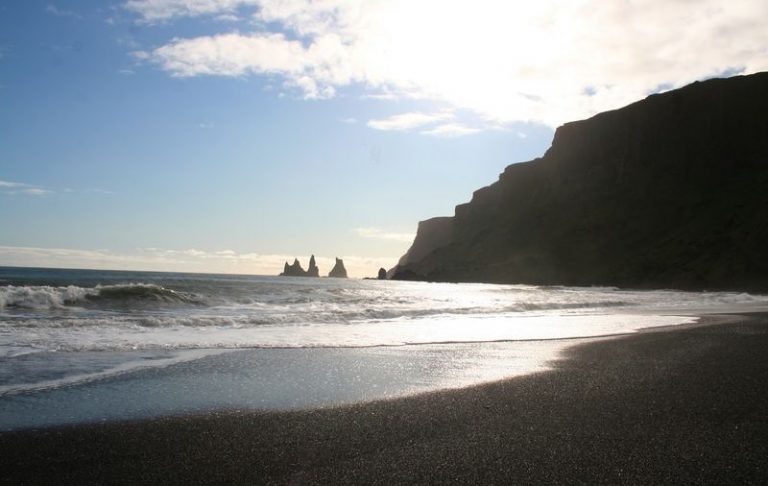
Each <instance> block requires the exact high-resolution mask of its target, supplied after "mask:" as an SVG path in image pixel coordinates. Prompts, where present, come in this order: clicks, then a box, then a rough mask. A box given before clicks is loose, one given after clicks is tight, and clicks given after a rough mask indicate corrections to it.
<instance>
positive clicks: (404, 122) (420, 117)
mask: <svg viewBox="0 0 768 486" xmlns="http://www.w3.org/2000/svg"><path fill="white" fill-rule="evenodd" d="M453 117H454V115H453V113H450V112H437V113H419V112H413V113H403V114H401V115H393V116H390V117H388V118H382V119H379V120H369V121H368V123H367V125H368V126H369V127H371V128H375V129H376V130H411V129H413V128H418V127H421V126H424V125H431V124H433V123H436V122H439V121H443V120H450V119H452V118H453Z"/></svg>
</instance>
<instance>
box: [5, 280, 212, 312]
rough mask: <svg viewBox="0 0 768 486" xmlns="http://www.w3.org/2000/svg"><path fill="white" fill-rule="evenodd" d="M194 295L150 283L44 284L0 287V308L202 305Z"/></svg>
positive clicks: (201, 301) (202, 302) (198, 297)
mask: <svg viewBox="0 0 768 486" xmlns="http://www.w3.org/2000/svg"><path fill="white" fill-rule="evenodd" d="M204 303H205V302H204V300H203V299H202V298H201V297H200V296H198V295H194V294H187V293H184V292H178V291H176V290H172V289H168V288H165V287H161V286H159V285H154V284H145V283H133V284H118V285H97V286H96V287H90V288H87V287H78V286H75V285H69V286H66V287H53V286H48V285H33V286H15V285H8V286H4V287H0V309H4V308H12V309H13V308H16V309H66V308H68V307H125V306H128V305H131V306H134V305H164V304H165V305H173V304H193V305H202V304H204Z"/></svg>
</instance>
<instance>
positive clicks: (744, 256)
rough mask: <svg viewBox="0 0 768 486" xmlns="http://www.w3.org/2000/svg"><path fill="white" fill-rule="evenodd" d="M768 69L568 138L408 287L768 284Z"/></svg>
mask: <svg viewBox="0 0 768 486" xmlns="http://www.w3.org/2000/svg"><path fill="white" fill-rule="evenodd" d="M766 113H768V73H760V74H754V75H750V76H736V77H733V78H728V79H710V80H707V81H702V82H696V83H693V84H691V85H688V86H685V87H683V88H680V89H677V90H673V91H669V92H666V93H662V94H655V95H651V96H649V97H648V98H646V99H645V100H642V101H639V102H636V103H633V104H631V105H629V106H626V107H624V108H621V109H618V110H615V111H610V112H605V113H600V114H598V115H596V116H594V117H592V118H590V119H588V120H583V121H577V122H572V123H567V124H565V125H563V126H561V127H560V128H558V129H557V131H556V132H555V136H554V140H553V142H552V146H551V147H550V149H549V150H547V152H546V153H545V154H544V156H543V157H541V158H538V159H535V160H532V161H529V162H523V163H517V164H513V165H510V166H508V167H507V168H506V169H505V170H504V172H503V173H502V174H501V175H500V176H499V180H498V181H496V182H495V183H493V184H491V185H490V186H488V187H484V188H482V189H479V190H477V191H476V192H475V193H474V195H473V197H472V200H471V201H470V202H469V203H466V204H461V205H459V206H457V207H456V211H455V215H454V216H453V217H446V218H433V219H430V220H427V221H423V222H421V223H420V224H419V229H418V232H417V235H416V239H415V240H414V242H413V245H412V246H411V249H410V250H409V251H408V253H406V254H405V255H404V256H403V257H402V258H401V260H400V262H399V264H398V266H397V267H395V268H394V269H392V270H391V271H390V277H392V278H395V279H417V280H432V281H476V282H500V283H528V284H547V285H615V286H622V287H635V288H650V287H655V288H663V287H674V288H684V289H734V290H768V258H766V248H768V191H766V188H767V187H768V115H766Z"/></svg>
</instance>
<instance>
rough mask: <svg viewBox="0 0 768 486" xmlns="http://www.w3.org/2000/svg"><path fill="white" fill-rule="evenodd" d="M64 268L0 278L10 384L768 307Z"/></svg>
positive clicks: (516, 337) (736, 298) (555, 332)
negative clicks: (264, 351) (170, 358)
mask: <svg viewBox="0 0 768 486" xmlns="http://www.w3.org/2000/svg"><path fill="white" fill-rule="evenodd" d="M0 273H1V272H0ZM64 273H65V276H66V277H67V278H58V274H55V273H52V274H51V275H50V277H57V279H56V280H55V281H54V282H48V281H42V282H41V281H40V280H37V281H34V282H24V281H21V282H20V281H19V280H18V279H15V280H12V281H10V282H9V284H7V285H2V286H0V366H3V367H5V369H6V370H12V369H13V370H19V371H18V373H16V374H15V375H14V373H5V374H3V373H2V372H1V370H0V387H3V386H5V387H15V388H13V389H27V388H24V387H33V388H34V387H35V386H38V384H39V383H49V382H50V383H69V382H72V380H75V381H77V380H78V379H80V378H82V377H89V376H98V377H102V376H106V375H109V374H110V373H116V372H121V370H124V369H125V367H126V366H128V367H129V368H130V367H131V366H134V364H135V361H136V359H135V356H138V355H132V354H131V353H139V355H140V354H141V353H153V352H169V353H186V352H188V351H190V350H204V353H208V352H211V350H231V349H240V348H321V347H322V348H341V347H347V348H349V347H355V348H362V347H379V346H405V345H425V344H429V343H473V342H490V341H497V342H500V341H506V342H512V341H520V342H522V341H529V340H557V339H567V338H573V337H589V336H602V335H611V334H621V333H628V332H634V331H636V330H638V329H640V328H645V327H653V326H668V325H676V324H683V323H689V322H693V321H694V320H695V317H693V316H695V315H699V314H703V313H712V312H731V311H744V310H763V309H766V308H768V296H763V295H751V294H745V293H724V292H704V293H701V292H699V293H696V292H678V291H671V290H664V291H627V290H620V289H615V288H569V287H536V286H524V285H490V284H434V283H421V282H391V281H384V282H379V281H360V280H342V279H306V278H295V279H291V278H276V277H272V278H263V277H228V276H187V275H182V274H171V275H170V276H168V275H167V274H166V275H164V274H156V275H150V276H149V277H147V276H146V275H143V274H142V275H141V277H142V279H138V278H137V276H138V275H139V274H133V273H131V274H128V275H125V274H122V273H110V272H102V273H97V274H96V275H95V276H94V275H91V274H88V275H86V276H85V277H84V276H82V275H80V274H77V275H76V278H70V275H69V274H67V273H66V272H64ZM86 277H87V278H86ZM150 277H151V278H150ZM54 353H55V354H56V355H57V356H64V355H66V356H67V358H66V359H58V360H51V359H50V357H51V356H53V355H54ZM93 353H102V354H101V355H99V356H100V357H99V358H98V359H95V358H94V354H93ZM110 353H111V354H110ZM126 353H127V354H126ZM105 356H106V358H105ZM109 356H119V357H120V359H115V360H113V359H112V358H111V357H109ZM138 362H140V363H141V366H147V365H149V366H156V365H157V364H159V363H161V362H163V361H162V360H150V361H149V362H144V360H143V358H142V359H140V360H139V361H138ZM51 363H53V364H51ZM104 363H109V365H108V366H107V365H105V364H104ZM132 363H133V364H132ZM54 365H55V366H54ZM130 369H132V368H130ZM51 375H56V376H57V377H56V378H55V379H51ZM59 375H61V376H59ZM77 377H80V378H77ZM19 387H21V388H19ZM10 389H11V388H8V390H10ZM0 390H2V388H0Z"/></svg>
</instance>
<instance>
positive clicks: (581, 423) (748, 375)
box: [0, 316, 768, 484]
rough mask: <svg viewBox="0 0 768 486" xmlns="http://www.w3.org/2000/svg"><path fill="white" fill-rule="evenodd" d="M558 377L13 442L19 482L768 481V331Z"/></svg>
mask: <svg viewBox="0 0 768 486" xmlns="http://www.w3.org/2000/svg"><path fill="white" fill-rule="evenodd" d="M568 358H569V359H567V360H563V361H561V362H559V364H558V365H557V368H556V369H555V370H553V371H548V372H544V373H539V374H537V375H532V376H526V377H519V378H514V379H510V380H506V381H503V382H497V383H492V384H488V385H482V386H478V387H473V388H468V389H463V390H458V391H456V390H454V391H447V392H438V393H430V394H425V395H420V396H416V397H411V398H405V399H398V400H392V401H384V402H377V403H372V404H366V405H357V406H351V407H344V408H338V409H326V410H316V411H306V412H285V413H242V414H223V413H222V414H210V415H206V416H198V417H188V418H169V419H161V420H152V421H143V422H133V423H111V424H104V425H93V426H78V427H65V428H58V429H47V430H41V431H30V432H10V433H3V434H1V435H0V463H1V464H2V467H1V468H0V477H1V478H2V480H3V481H4V482H6V483H14V484H21V483H24V484H29V483H50V484H61V483H79V484H88V483H102V484H103V483H126V484H136V483H183V484H190V483H248V484H263V483H274V484H313V483H322V484H412V483H420V484H426V483H431V484H444V483H457V484H530V483H538V484H544V483H546V484H552V483H557V484H574V483H584V484H596V483H608V484H651V483H654V484H658V483H667V484H673V483H674V484H691V483H709V484H722V483H735V484H750V483H752V484H766V483H767V482H768V319H767V318H766V317H763V316H757V317H746V316H740V317H737V318H736V321H735V322H733V323H730V324H716V325H702V326H695V327H687V328H685V329H677V330H670V331H656V332H646V333H639V334H634V335H630V336H626V337H621V338H617V339H613V340H606V341H600V342H595V343H590V344H587V345H582V346H578V347H575V348H572V349H571V350H570V351H569V353H568Z"/></svg>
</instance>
